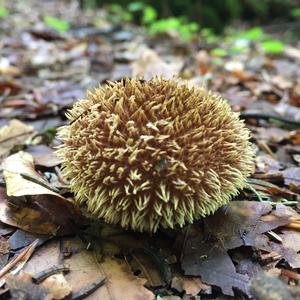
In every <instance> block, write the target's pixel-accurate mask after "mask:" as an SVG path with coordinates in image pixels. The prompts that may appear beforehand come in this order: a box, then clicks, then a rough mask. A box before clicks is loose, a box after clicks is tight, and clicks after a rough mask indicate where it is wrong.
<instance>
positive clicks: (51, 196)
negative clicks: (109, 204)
mask: <svg viewBox="0 0 300 300" xmlns="http://www.w3.org/2000/svg"><path fill="white" fill-rule="evenodd" d="M3 169H4V170H3V173H4V179H5V182H6V187H7V190H6V192H7V195H8V196H14V197H13V198H12V197H10V198H8V197H6V196H5V195H3V194H2V198H1V200H2V201H0V220H2V222H4V223H6V224H9V225H12V226H17V227H19V228H22V229H24V230H26V231H30V232H33V233H39V234H62V233H70V232H73V231H74V228H75V227H76V224H78V222H79V220H80V219H81V213H80V211H79V208H78V207H77V206H76V205H75V204H74V203H73V202H72V201H70V200H68V199H66V198H64V197H63V196H61V195H60V194H58V193H57V192H55V191H54V190H53V188H52V187H51V186H50V185H49V184H48V182H47V181H46V180H45V179H44V177H42V176H41V174H40V173H38V172H36V171H35V169H34V164H33V158H32V156H31V155H30V154H29V153H27V152H23V151H20V152H18V153H16V154H14V155H11V156H9V157H7V158H6V159H5V160H4V161H3ZM21 196H30V197H27V198H26V199H27V201H25V202H24V200H22V198H20V197H21ZM29 199H30V200H31V201H28V200H29ZM10 204H12V205H10Z"/></svg>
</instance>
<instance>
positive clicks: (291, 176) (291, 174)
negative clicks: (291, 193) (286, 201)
mask: <svg viewBox="0 0 300 300" xmlns="http://www.w3.org/2000/svg"><path fill="white" fill-rule="evenodd" d="M282 174H283V178H284V184H285V185H289V184H291V183H292V184H295V185H297V186H300V168H298V167H293V168H287V169H285V170H284V171H282Z"/></svg>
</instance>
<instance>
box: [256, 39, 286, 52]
mask: <svg viewBox="0 0 300 300" xmlns="http://www.w3.org/2000/svg"><path fill="white" fill-rule="evenodd" d="M261 46H262V49H263V50H264V51H265V52H266V53H269V54H280V53H282V52H283V50H284V44H283V43H282V42H281V41H279V40H266V41H264V42H262V44H261Z"/></svg>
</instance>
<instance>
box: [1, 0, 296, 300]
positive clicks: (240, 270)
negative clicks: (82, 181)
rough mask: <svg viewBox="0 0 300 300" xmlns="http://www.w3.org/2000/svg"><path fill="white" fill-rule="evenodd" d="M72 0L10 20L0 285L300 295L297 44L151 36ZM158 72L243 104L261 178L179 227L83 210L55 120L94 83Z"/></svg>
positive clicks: (72, 291) (15, 10)
mask: <svg viewBox="0 0 300 300" xmlns="http://www.w3.org/2000/svg"><path fill="white" fill-rule="evenodd" d="M76 3H77V2H76V1H74V2H67V1H34V0H30V1H12V2H11V3H10V4H9V5H10V7H9V11H10V13H9V15H7V16H2V17H1V19H0V28H1V29H0V36H1V39H0V162H1V167H0V285H1V289H0V298H1V299H83V298H84V297H85V298H84V299H101V300H106V299H110V300H112V299H114V300H119V299H122V300H123V299H126V300H131V299H132V300H134V299H145V300H147V299H154V298H155V297H156V298H157V299H161V300H167V299H168V300H175V299H200V297H201V299H233V298H234V299H249V298H251V297H252V296H253V295H254V296H255V297H256V299H261V300H267V299H275V298H274V297H275V296H274V295H276V297H277V296H278V298H276V299H285V300H286V299H300V288H299V287H298V281H299V278H300V275H299V274H298V270H299V268H300V253H299V252H300V233H299V230H300V214H299V209H300V206H299V199H300V197H299V192H300V166H299V164H300V130H299V127H300V50H299V48H297V47H296V46H295V45H294V44H292V43H291V44H287V43H285V45H284V49H283V51H282V52H281V53H276V54H274V53H273V54H270V53H268V52H266V51H264V49H263V48H262V47H261V44H260V43H257V42H256V41H249V40H248V41H246V50H245V51H243V52H240V53H236V52H231V50H230V49H231V48H230V47H231V46H232V45H229V43H228V42H226V40H225V39H224V40H218V41H217V42H214V44H209V43H207V42H206V41H204V40H203V39H199V38H198V39H194V40H192V41H190V42H188V43H187V42H182V41H180V39H178V37H176V36H171V35H167V34H164V35H160V36H156V37H149V36H148V35H147V34H146V32H145V29H143V28H140V27H137V26H133V25H129V24H127V25H123V26H117V25H115V24H111V23H109V22H108V21H104V14H105V13H104V12H103V11H99V12H98V11H93V12H84V11H82V10H80V9H79V8H78V7H77V4H76ZM45 16H54V17H57V18H60V19H63V20H65V21H67V22H68V23H69V24H70V28H68V30H66V31H64V32H60V31H57V30H54V29H53V28H51V27H49V26H47V25H46V24H45V19H44V17H45ZM92 20H97V21H98V27H97V26H96V25H95V22H92ZM48 23H49V20H48ZM99 24H100V25H101V26H100V25H99ZM48 25H49V24H48ZM239 42H240V43H241V39H240V40H239ZM243 43H244V44H245V40H244V41H243ZM298 46H299V45H298ZM216 49H222V51H220V50H216ZM154 75H162V76H164V77H167V78H172V76H174V75H175V76H178V77H179V78H181V79H184V80H186V81H187V82H188V83H189V84H190V85H201V86H204V87H206V88H208V89H211V90H213V91H215V92H218V93H219V94H221V95H222V96H223V97H224V98H225V99H227V100H228V101H229V103H230V105H231V107H232V109H233V110H234V111H237V112H240V113H241V118H243V119H245V122H246V124H247V126H248V127H249V129H250V130H251V132H252V142H253V145H254V146H255V149H256V159H255V162H256V170H255V173H254V174H253V175H252V176H251V178H250V179H249V182H250V184H251V187H252V188H251V189H249V190H244V191H243V192H242V193H241V194H240V195H239V196H238V197H237V198H236V199H234V201H232V202H231V203H230V204H228V205H227V206H226V207H225V208H223V209H220V210H219V211H218V212H217V213H216V214H214V215H213V216H210V217H207V218H205V219H204V220H200V221H199V222H196V223H195V224H193V225H189V226H187V227H185V228H183V229H181V230H172V231H159V232H158V233H156V234H154V235H149V234H146V233H143V234H141V233H134V232H131V231H126V230H121V229H119V228H116V227H112V226H109V225H106V224H103V223H97V222H89V221H87V220H86V219H84V220H83V217H82V216H81V215H80V212H79V210H78V208H77V206H75V205H74V203H73V202H72V195H71V194H70V192H69V190H68V184H67V182H65V180H63V179H62V177H61V173H60V169H59V159H58V158H57V156H56V155H55V153H54V147H55V146H56V145H58V143H59V142H58V140H57V139H56V138H55V133H56V128H58V127H59V126H61V125H65V124H66V118H65V112H66V109H68V108H70V107H71V106H72V104H73V103H74V102H75V101H76V100H77V99H78V98H83V97H85V92H86V90H87V89H89V88H94V87H97V86H98V85H99V84H102V83H105V81H107V80H109V81H116V80H120V79H122V78H124V77H132V76H143V77H144V78H145V79H149V78H151V77H152V76H154ZM82 225H84V226H85V227H84V228H85V229H84V230H83V229H82V228H83V226H82ZM197 295H198V296H199V298H197V297H198V296H197ZM193 297H195V298H193Z"/></svg>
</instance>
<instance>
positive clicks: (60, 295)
mask: <svg viewBox="0 0 300 300" xmlns="http://www.w3.org/2000/svg"><path fill="white" fill-rule="evenodd" d="M41 286H42V287H44V288H46V289H48V290H49V291H50V292H51V294H52V296H53V298H54V299H64V298H65V297H67V296H68V295H69V294H71V292H72V289H71V287H70V285H69V283H68V282H67V281H66V279H65V277H64V275H63V274H55V275H52V276H49V277H47V278H46V279H45V280H44V281H43V282H42V284H41Z"/></svg>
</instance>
